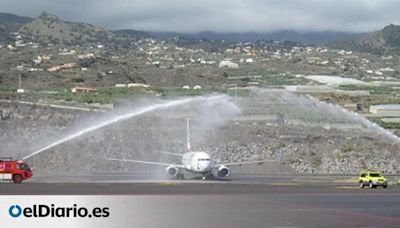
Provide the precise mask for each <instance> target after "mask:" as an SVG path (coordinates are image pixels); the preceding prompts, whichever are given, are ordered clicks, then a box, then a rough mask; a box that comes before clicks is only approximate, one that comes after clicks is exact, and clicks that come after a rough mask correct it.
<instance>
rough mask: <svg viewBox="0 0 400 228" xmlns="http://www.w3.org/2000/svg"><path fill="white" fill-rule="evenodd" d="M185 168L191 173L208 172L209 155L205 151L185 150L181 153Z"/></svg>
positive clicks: (209, 170)
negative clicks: (185, 151)
mask: <svg viewBox="0 0 400 228" xmlns="http://www.w3.org/2000/svg"><path fill="white" fill-rule="evenodd" d="M182 164H183V167H184V169H185V170H187V171H189V172H192V173H202V174H204V173H210V172H211V171H212V163H211V156H210V155H209V154H208V153H206V152H202V151H199V152H194V151H192V152H187V153H184V154H183V155H182Z"/></svg>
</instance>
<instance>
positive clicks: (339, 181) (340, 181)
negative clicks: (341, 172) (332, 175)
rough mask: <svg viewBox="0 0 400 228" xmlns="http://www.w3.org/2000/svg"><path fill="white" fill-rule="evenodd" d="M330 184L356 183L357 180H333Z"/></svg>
mask: <svg viewBox="0 0 400 228" xmlns="http://www.w3.org/2000/svg"><path fill="white" fill-rule="evenodd" d="M332 182H335V183H358V179H357V178H349V179H336V180H333V181H332Z"/></svg>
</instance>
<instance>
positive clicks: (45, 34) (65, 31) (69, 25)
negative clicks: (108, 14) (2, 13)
mask: <svg viewBox="0 0 400 228" xmlns="http://www.w3.org/2000/svg"><path fill="white" fill-rule="evenodd" d="M19 32H20V33H21V34H23V35H25V36H26V37H29V38H30V39H31V40H34V41H37V42H40V43H48V42H52V43H63V44H81V43H82V42H96V43H97V42H107V41H109V40H112V39H113V38H114V37H115V35H114V34H113V33H111V32H109V31H107V30H105V29H102V28H99V27H95V26H93V25H91V24H87V23H78V22H67V21H63V20H61V19H59V18H58V17H56V16H54V15H51V14H48V13H43V14H42V15H40V16H39V17H38V18H35V19H34V20H33V21H31V22H30V23H27V24H25V25H24V26H22V27H21V28H20V29H19Z"/></svg>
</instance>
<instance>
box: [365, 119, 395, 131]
mask: <svg viewBox="0 0 400 228" xmlns="http://www.w3.org/2000/svg"><path fill="white" fill-rule="evenodd" d="M370 120H371V121H372V122H374V123H376V124H378V125H379V126H381V127H383V128H385V129H400V123H397V122H385V121H383V120H381V119H380V118H370Z"/></svg>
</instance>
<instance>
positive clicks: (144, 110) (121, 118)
mask: <svg viewBox="0 0 400 228" xmlns="http://www.w3.org/2000/svg"><path fill="white" fill-rule="evenodd" d="M222 98H227V96H226V95H214V96H209V97H203V96H202V97H193V98H185V99H179V100H173V101H169V102H166V103H161V104H154V105H151V106H148V107H143V108H140V109H136V110H134V111H133V112H129V113H126V114H122V115H118V116H114V117H112V118H111V119H109V120H106V121H103V122H101V123H99V124H96V125H94V126H90V127H88V128H85V129H83V130H81V131H78V132H75V133H72V134H70V135H67V136H66V137H64V138H62V139H60V140H58V141H56V142H54V143H52V144H50V145H48V146H45V147H43V148H41V149H39V150H37V151H35V152H33V153H31V154H29V155H26V156H25V157H23V158H22V160H26V159H28V158H30V157H32V156H35V155H38V154H40V153H42V152H44V151H46V150H48V149H50V148H53V147H55V146H58V145H60V144H62V143H65V142H67V141H70V140H72V139H75V138H78V137H80V136H82V135H85V134H87V133H90V132H92V131H95V130H98V129H100V128H103V127H106V126H108V125H110V124H114V123H116V122H120V121H124V120H128V119H131V118H133V117H136V116H138V115H141V114H144V113H147V112H151V111H154V110H156V109H163V108H170V107H174V106H179V105H183V104H187V103H191V102H194V101H201V100H206V101H213V100H219V99H222Z"/></svg>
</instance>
